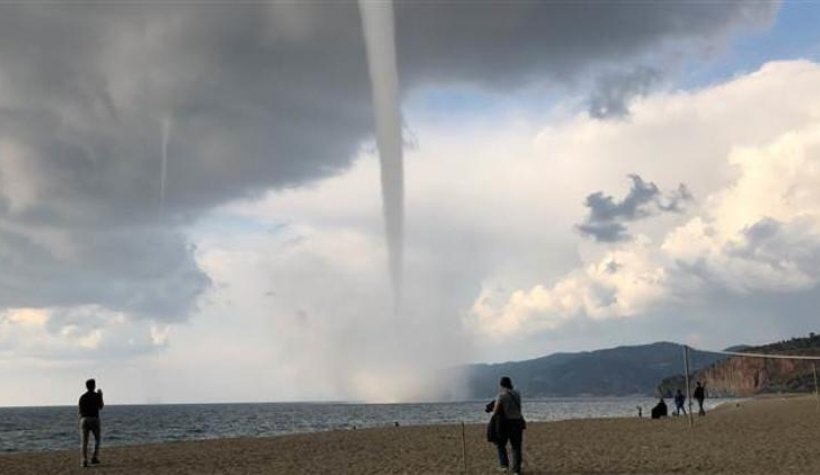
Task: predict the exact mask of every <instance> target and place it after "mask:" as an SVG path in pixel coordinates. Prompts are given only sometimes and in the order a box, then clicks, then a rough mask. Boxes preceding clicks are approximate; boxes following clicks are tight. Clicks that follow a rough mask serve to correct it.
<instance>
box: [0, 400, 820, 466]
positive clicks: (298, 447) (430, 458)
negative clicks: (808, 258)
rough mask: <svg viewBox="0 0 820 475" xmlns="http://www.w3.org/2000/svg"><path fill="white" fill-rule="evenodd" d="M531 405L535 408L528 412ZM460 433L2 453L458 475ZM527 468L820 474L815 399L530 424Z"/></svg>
mask: <svg viewBox="0 0 820 475" xmlns="http://www.w3.org/2000/svg"><path fill="white" fill-rule="evenodd" d="M525 409H526V407H525ZM484 437H485V428H484V426H483V425H470V426H467V427H466V445H467V462H468V472H469V473H496V464H497V462H496V458H495V449H494V447H493V446H491V445H490V444H488V443H487V442H486V441H485V438H484ZM461 440H462V439H461V426H432V427H389V428H381V429H368V430H357V431H337V432H326V433H319V434H305V435H294V436H285V437H276V438H268V439H223V440H212V441H198V442H180V443H169V444H161V445H141V446H133V447H112V448H104V449H103V452H102V457H101V459H102V461H103V464H102V465H101V466H98V467H95V468H90V469H82V468H80V467H79V458H78V452H74V451H71V452H66V451H63V452H50V453H35V454H11V455H2V456H0V474H3V475H11V474H18V473H19V474H50V473H89V472H90V471H93V473H98V474H99V475H103V474H119V473H139V474H149V473H150V474H153V473H185V474H208V473H232V474H239V473H242V474H245V473H327V474H336V473H356V474H365V473H458V472H461V471H463V468H462V467H463V465H462V464H463V458H462V443H461ZM524 447H525V449H524V473H530V474H532V473H554V474H559V473H560V474H604V473H658V474H660V473H663V474H665V473H708V474H718V473H731V474H775V473H793V474H820V411H818V410H817V406H816V402H815V400H814V398H813V397H796V398H795V397H790V398H766V399H761V400H755V401H749V402H745V403H742V404H741V405H740V406H739V407H737V406H734V405H732V406H729V407H722V408H720V409H717V410H715V411H713V412H710V413H709V414H708V415H707V416H706V417H696V418H695V426H694V428H692V429H690V428H689V425H688V421H687V419H686V418H684V417H680V418H674V417H673V418H669V419H666V420H659V421H657V420H656V421H653V420H649V419H638V418H632V419H596V420H573V421H564V422H551V423H538V424H529V428H528V429H527V431H526V432H525V435H524Z"/></svg>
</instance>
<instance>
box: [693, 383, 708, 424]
mask: <svg viewBox="0 0 820 475" xmlns="http://www.w3.org/2000/svg"><path fill="white" fill-rule="evenodd" d="M692 396H693V397H694V398H695V401H697V402H698V415H699V416H705V415H706V411H704V410H703V400H704V399H706V386H705V385H702V384H701V383H700V381H698V387H696V388H695V392H694V394H692Z"/></svg>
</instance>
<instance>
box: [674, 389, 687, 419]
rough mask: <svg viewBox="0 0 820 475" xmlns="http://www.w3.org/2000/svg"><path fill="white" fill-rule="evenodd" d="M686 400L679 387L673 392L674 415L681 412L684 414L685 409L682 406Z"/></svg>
mask: <svg viewBox="0 0 820 475" xmlns="http://www.w3.org/2000/svg"><path fill="white" fill-rule="evenodd" d="M684 402H686V396H684V395H683V393H682V392H681V390H680V389H678V392H676V393H675V415H676V416H679V415H680V413H681V412H683V415H684V416H685V415H686V409H685V408H684V407H683V403H684Z"/></svg>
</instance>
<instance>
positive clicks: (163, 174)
mask: <svg viewBox="0 0 820 475" xmlns="http://www.w3.org/2000/svg"><path fill="white" fill-rule="evenodd" d="M170 140H171V119H168V118H165V119H163V120H162V165H161V166H162V168H161V169H160V175H159V213H160V215H161V214H163V213H164V212H165V182H166V180H167V177H168V142H169V141H170Z"/></svg>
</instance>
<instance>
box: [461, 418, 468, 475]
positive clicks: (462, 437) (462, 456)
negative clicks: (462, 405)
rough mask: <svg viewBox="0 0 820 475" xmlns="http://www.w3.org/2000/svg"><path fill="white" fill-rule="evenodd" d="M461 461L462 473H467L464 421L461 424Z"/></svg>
mask: <svg viewBox="0 0 820 475" xmlns="http://www.w3.org/2000/svg"><path fill="white" fill-rule="evenodd" d="M461 460H462V461H463V463H464V473H467V440H466V437H465V436H464V421H462V422H461Z"/></svg>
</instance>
